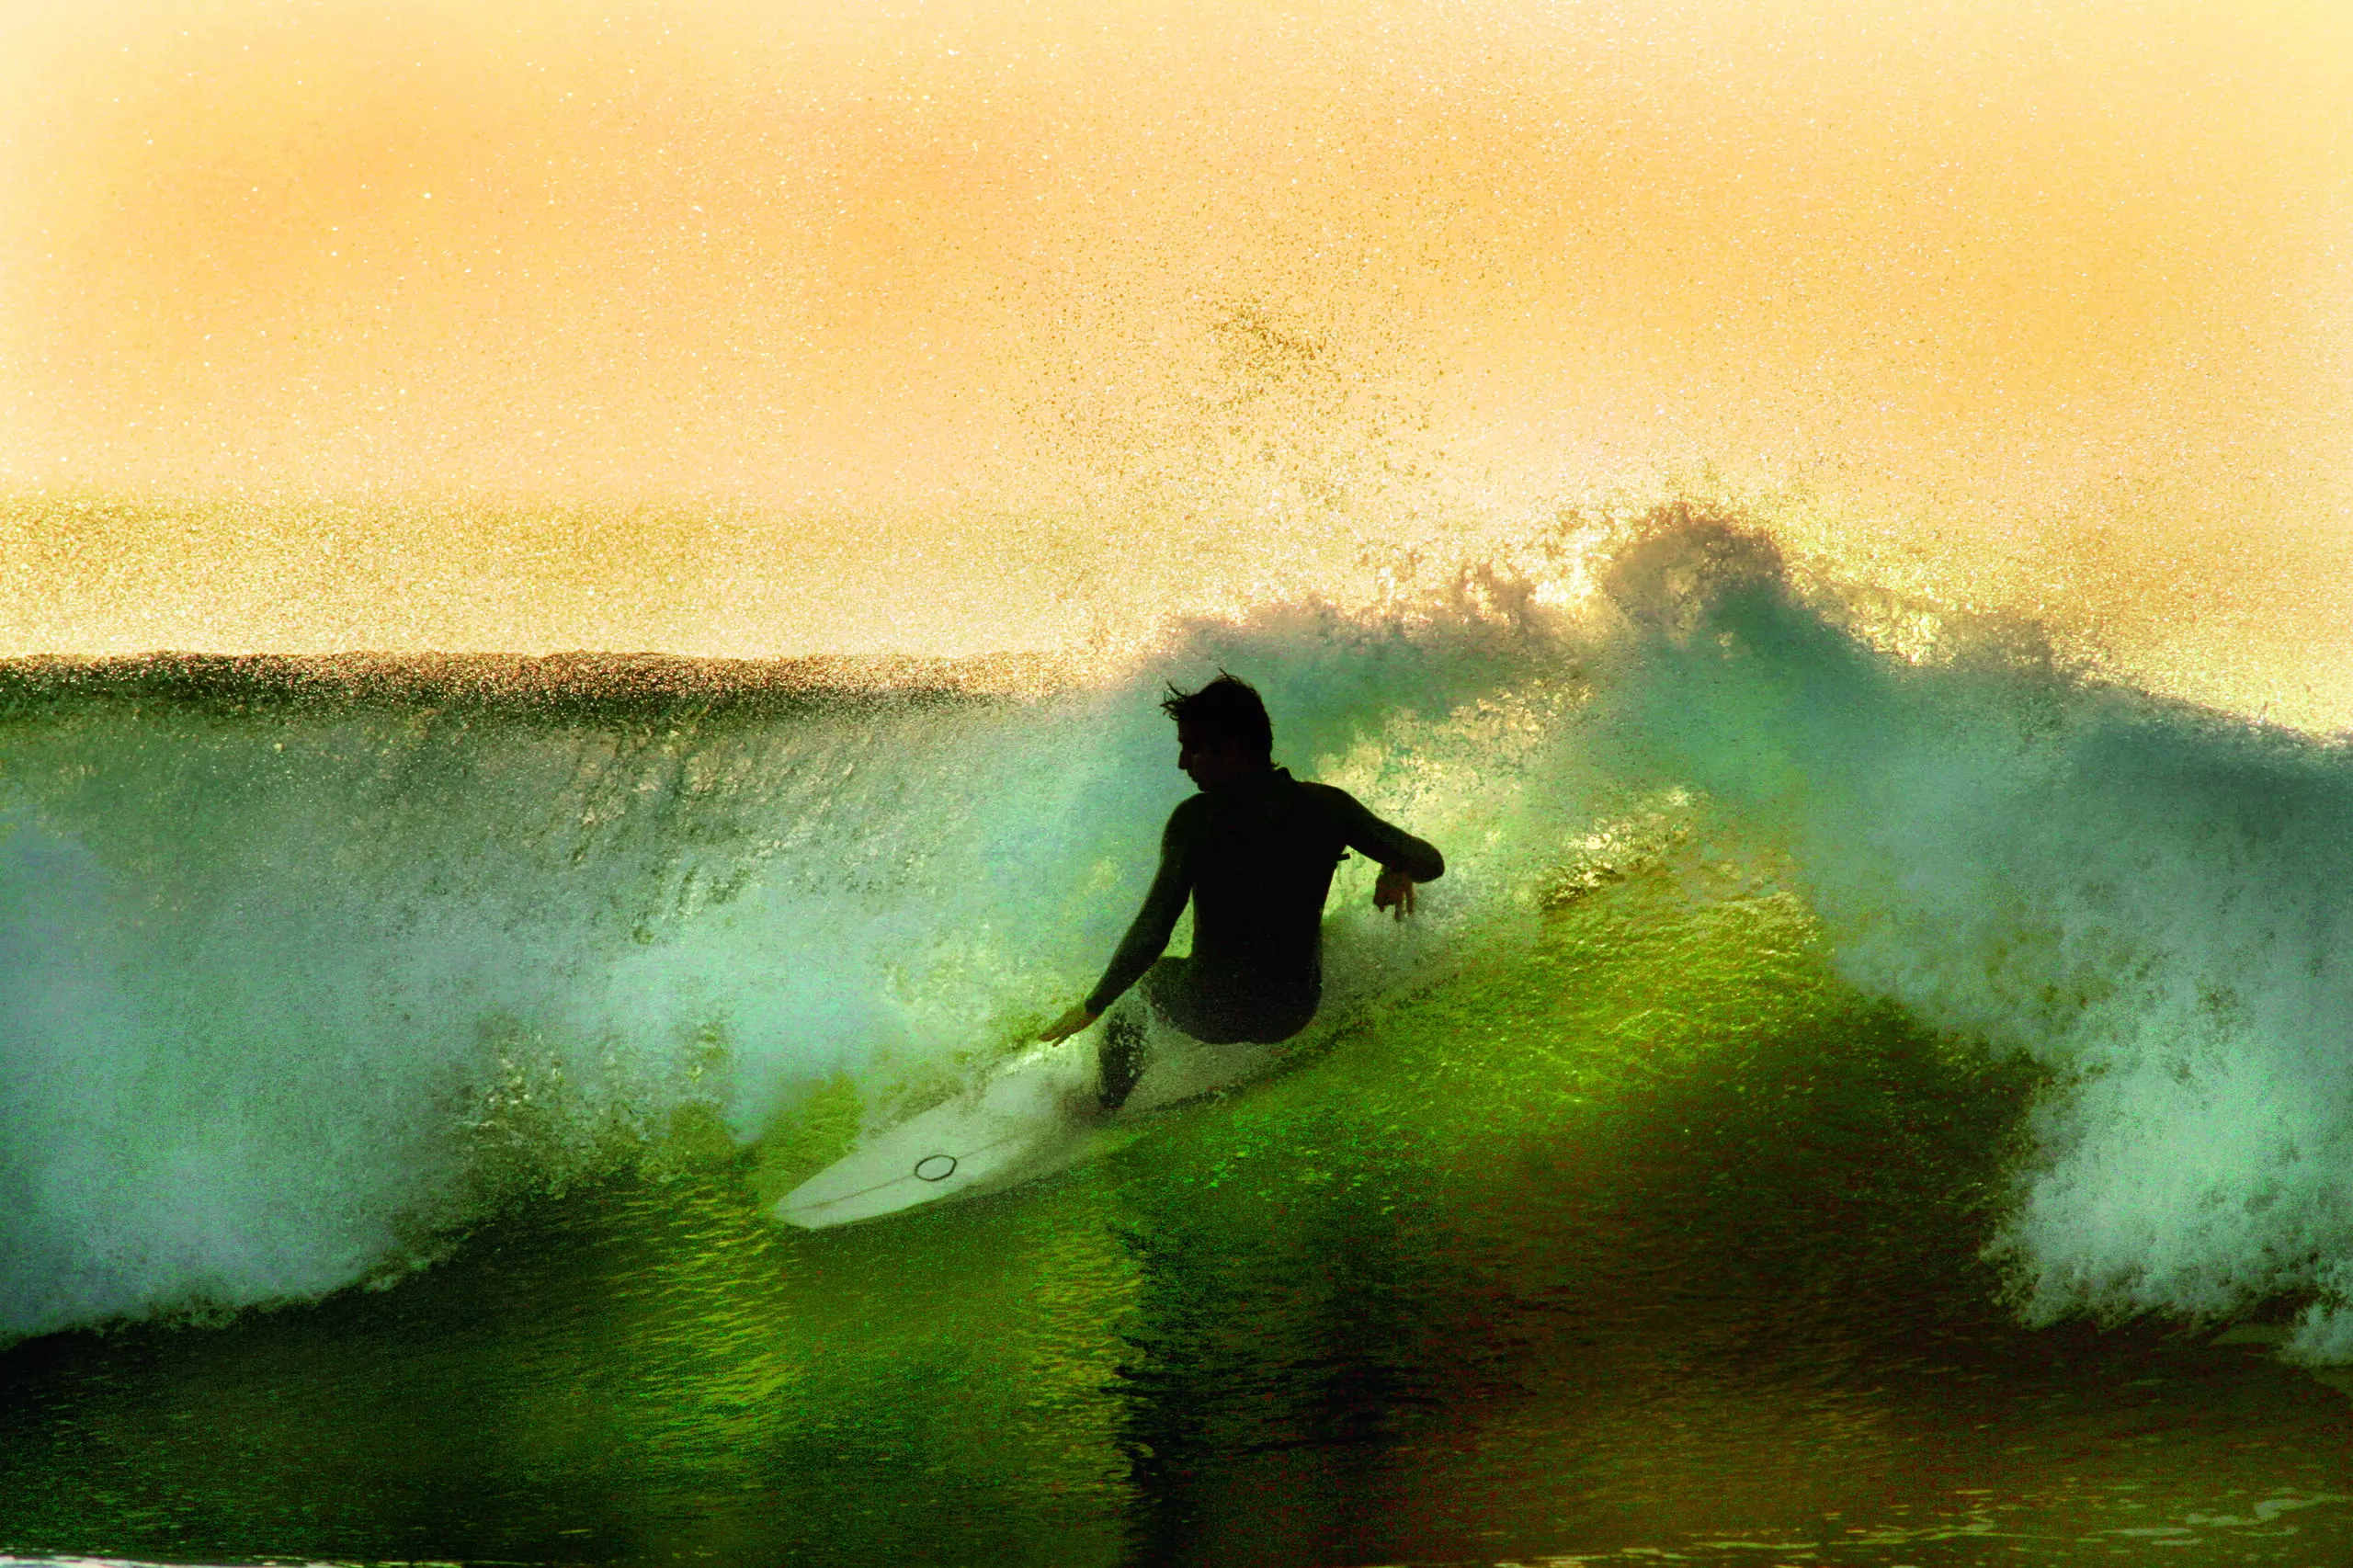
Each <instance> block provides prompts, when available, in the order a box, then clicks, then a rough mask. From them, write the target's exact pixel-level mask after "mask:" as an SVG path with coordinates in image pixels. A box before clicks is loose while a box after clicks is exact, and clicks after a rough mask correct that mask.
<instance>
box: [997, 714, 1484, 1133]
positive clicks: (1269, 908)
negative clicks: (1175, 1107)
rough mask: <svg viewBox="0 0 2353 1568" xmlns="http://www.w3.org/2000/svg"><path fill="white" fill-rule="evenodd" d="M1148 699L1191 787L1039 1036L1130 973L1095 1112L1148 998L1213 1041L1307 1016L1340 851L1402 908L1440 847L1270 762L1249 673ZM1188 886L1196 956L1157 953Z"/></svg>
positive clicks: (1063, 1031) (1113, 1086) (1111, 1087)
mask: <svg viewBox="0 0 2353 1568" xmlns="http://www.w3.org/2000/svg"><path fill="white" fill-rule="evenodd" d="M1160 706H1161V710H1162V711H1164V712H1165V713H1166V714H1167V715H1168V716H1169V717H1170V718H1171V719H1174V720H1176V766H1177V767H1179V768H1182V769H1183V770H1184V771H1185V773H1186V774H1187V776H1188V777H1189V778H1191V779H1192V780H1193V782H1194V783H1195V784H1196V785H1197V786H1199V790H1200V793H1199V794H1197V795H1194V796H1191V797H1189V798H1188V799H1187V800H1186V801H1183V802H1181V803H1180V804H1179V805H1178V806H1177V807H1176V810H1175V811H1173V812H1170V813H1169V814H1168V825H1167V827H1166V828H1165V829H1164V830H1163V832H1162V833H1161V835H1160V869H1159V872H1158V874H1156V875H1155V876H1154V878H1153V880H1152V891H1151V892H1148V893H1146V894H1145V895H1144V901H1143V908H1142V910H1141V911H1139V912H1138V913H1137V915H1136V917H1135V921H1134V923H1133V924H1132V925H1131V926H1129V927H1128V934H1127V936H1126V937H1125V938H1124V939H1122V940H1121V941H1120V948H1119V951H1117V952H1116V953H1114V954H1113V955H1112V957H1111V963H1110V967H1109V968H1108V969H1106V970H1105V971H1103V978H1102V979H1101V980H1100V981H1099V982H1097V984H1096V987H1095V989H1094V990H1093V991H1091V992H1089V993H1087V995H1086V1000H1085V1001H1083V1002H1081V1003H1079V1004H1078V1005H1077V1006H1074V1007H1072V1008H1071V1009H1070V1010H1069V1011H1068V1012H1066V1013H1064V1014H1063V1016H1062V1017H1059V1018H1056V1019H1055V1020H1054V1021H1053V1022H1052V1023H1051V1024H1049V1025H1048V1026H1047V1027H1046V1029H1045V1031H1044V1032H1043V1033H1042V1034H1040V1036H1039V1037H1038V1038H1039V1039H1040V1040H1050V1041H1051V1040H1063V1039H1066V1038H1068V1037H1069V1036H1071V1035H1074V1034H1076V1033H1077V1032H1078V1031H1079V1030H1081V1029H1083V1028H1086V1026H1087V1025H1089V1024H1091V1023H1093V1022H1094V1021H1095V1020H1096V1019H1097V1018H1098V1017H1102V1016H1103V1013H1104V1012H1105V1010H1106V1009H1108V1008H1110V1007H1111V1006H1112V1005H1113V1004H1114V1003H1115V1002H1118V1001H1119V1000H1120V997H1121V995H1122V994H1125V993H1126V992H1127V990H1128V988H1129V987H1130V986H1131V985H1136V983H1137V982H1138V981H1139V980H1141V981H1142V984H1141V985H1138V986H1137V990H1138V992H1139V993H1140V997H1139V998H1136V999H1131V1000H1130V1001H1129V1003H1128V1004H1127V1005H1125V1006H1121V1007H1120V1008H1119V1009H1118V1011H1116V1012H1114V1013H1113V1014H1112V1017H1111V1019H1110V1021H1109V1022H1108V1023H1107V1024H1106V1025H1104V1028H1103V1040H1102V1044H1101V1047H1100V1050H1099V1061H1100V1063H1101V1068H1102V1088H1101V1091H1100V1094H1101V1102H1102V1108H1103V1109H1104V1111H1105V1112H1107V1113H1108V1112H1109V1111H1113V1110H1116V1109H1118V1108H1120V1105H1121V1103H1123V1102H1124V1101H1125V1100H1126V1099H1127V1097H1128V1095H1129V1092H1130V1091H1131V1090H1132V1089H1133V1088H1134V1087H1135V1085H1136V1079H1137V1078H1138V1077H1139V1076H1140V1075H1142V1072H1143V1038H1144V1013H1143V1009H1144V1008H1145V1007H1149V1008H1151V1009H1152V1010H1153V1011H1154V1012H1156V1013H1158V1014H1159V1015H1160V1016H1161V1017H1164V1018H1165V1019H1166V1020H1167V1021H1168V1022H1169V1023H1170V1024H1173V1025H1174V1026H1175V1027H1176V1028H1178V1029H1180V1030H1182V1031H1183V1032H1184V1033H1186V1034H1188V1035H1190V1036H1192V1037H1193V1038H1194V1039H1195V1040H1201V1041H1204V1042H1205V1043H1208V1044H1211V1045H1228V1044H1234V1043H1237V1042H1242V1041H1250V1042H1253V1043H1258V1044H1272V1043H1273V1042H1275V1041H1277V1040H1289V1039H1290V1037H1291V1036H1292V1035H1295V1034H1297V1033H1298V1032H1299V1031H1300V1030H1302V1029H1303V1028H1306V1027H1307V1025H1308V1021H1309V1020H1310V1019H1312V1018H1313V1017H1314V1016H1315V1008H1316V1005H1317V1004H1318V1003H1319V1002H1320V1001H1321V1000H1322V999H1323V992H1324V962H1323V939H1324V929H1323V921H1324V896H1325V895H1326V894H1327V893H1329V892H1331V888H1332V872H1333V869H1335V868H1336V867H1337V866H1338V865H1339V863H1340V862H1341V861H1342V860H1343V859H1345V858H1347V856H1346V851H1347V850H1350V849H1353V850H1355V851H1356V852H1357V853H1358V854H1359V855H1362V856H1364V857H1365V858H1367V859H1370V860H1374V861H1377V862H1379V863H1380V865H1381V875H1380V878H1379V879H1378V880H1377V881H1375V882H1374V883H1373V890H1372V902H1373V906H1374V907H1375V908H1376V909H1382V910H1394V911H1395V912H1396V917H1397V918H1398V919H1400V920H1403V919H1404V918H1405V916H1407V915H1411V914H1412V913H1413V912H1414V888H1415V883H1417V882H1427V881H1436V880H1437V879H1438V878H1439V877H1441V876H1443V875H1445V873H1446V861H1445V859H1444V858H1442V857H1441V856H1440V855H1439V854H1438V851H1437V850H1436V849H1434V848H1432V847H1431V846H1429V845H1428V844H1427V843H1425V842H1423V841H1422V840H1421V839H1418V838H1415V836H1414V835H1412V834H1410V833H1407V832H1405V831H1404V830H1403V829H1401V828H1398V827H1395V826H1393V825H1392V824H1389V823H1385V822H1383V821H1381V819H1380V818H1379V817H1377V816H1375V815H1373V814H1372V813H1371V812H1369V811H1367V810H1366V809H1365V808H1364V807H1363V806H1361V805H1359V804H1358V802H1357V800H1356V798H1355V797H1354V796H1352V795H1350V794H1349V793H1348V792H1347V790H1336V789H1334V788H1333V787H1332V786H1331V785H1329V784H1316V783H1312V782H1309V781H1307V780H1305V779H1298V778H1292V777H1291V776H1290V773H1289V772H1287V771H1286V770H1284V769H1282V768H1279V767H1276V766H1275V765H1274V761H1273V755H1274V726H1273V725H1272V724H1271V723H1270V722H1268V720H1267V706H1266V704H1265V703H1264V702H1262V701H1260V700H1259V698H1258V693H1257V691H1256V688H1254V687H1252V686H1251V685H1250V684H1249V683H1248V682H1247V681H1244V680H1237V679H1236V678H1234V677H1233V676H1230V675H1226V674H1223V673H1220V675H1219V676H1218V677H1217V679H1215V680H1213V681H1211V682H1210V683H1209V684H1208V685H1207V686H1204V687H1201V688H1200V689H1199V691H1190V692H1188V691H1179V690H1177V689H1176V687H1173V686H1172V687H1169V688H1168V697H1167V699H1166V700H1165V701H1164V702H1162V703H1161V705H1160ZM1188 899H1189V900H1190V901H1191V902H1192V905H1193V955H1192V957H1190V958H1189V959H1182V958H1164V957H1162V956H1161V949H1164V948H1165V947H1166V946H1167V945H1168V935H1169V933H1170V931H1172V930H1173V929H1175V927H1176V917H1177V916H1178V915H1181V914H1183V913H1184V909H1185V904H1186V901H1187V900H1188Z"/></svg>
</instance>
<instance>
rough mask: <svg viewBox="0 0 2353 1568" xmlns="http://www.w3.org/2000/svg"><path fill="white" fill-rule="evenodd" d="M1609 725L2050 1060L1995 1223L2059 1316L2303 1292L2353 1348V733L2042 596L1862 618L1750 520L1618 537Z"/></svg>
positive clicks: (1849, 916) (2202, 1306)
mask: <svg viewBox="0 0 2353 1568" xmlns="http://www.w3.org/2000/svg"><path fill="white" fill-rule="evenodd" d="M1615 573H1616V574H1615V576H1614V578H1613V579H1612V581H1611V590H1612V596H1613V599H1614V602H1615V603H1616V604H1617V605H1618V606H1619V607H1620V609H1621V611H1622V613H1623V615H1624V618H1625V622H1626V624H1627V625H1628V627H1629V628H1630V629H1631V631H1630V633H1629V638H1628V642H1627V644H1626V645H1625V646H1624V647H1623V648H1622V649H1620V652H1619V654H1618V656H1617V659H1616V661H1615V674H1614V678H1613V679H1612V680H1611V681H1609V682H1608V683H1605V693H1606V700H1607V703H1608V709H1609V719H1608V727H1609V733H1610V735H1611V738H1612V743H1613V744H1615V745H1617V746H1618V747H1620V749H1621V751H1622V753H1623V754H1624V755H1625V756H1627V757H1628V758H1629V759H1631V765H1632V766H1635V767H1644V768H1649V769H1653V770H1657V771H1660V772H1664V773H1665V774H1668V775H1671V776H1673V777H1676V778H1683V779H1687V780H1689V781H1692V782H1695V783H1697V784H1699V786H1700V787H1702V788H1703V789H1705V790H1707V791H1709V792H1710V794H1711V797H1712V798H1713V799H1714V800H1715V801H1718V802H1719V803H1720V804H1722V806H1724V807H1726V808H1728V809H1730V810H1732V811H1733V812H1735V813H1737V814H1738V815H1740V816H1741V817H1743V818H1744V819H1745V820H1746V822H1747V823H1748V824H1750V826H1751V828H1752V829H1753V830H1755V831H1757V832H1760V833H1766V834H1770V835H1775V836H1776V837H1778V838H1779V839H1780V840H1781V841H1783V842H1785V843H1787V844H1788V845H1789V846H1790V847H1791V849H1792V850H1793V852H1794V856H1795V860H1796V863H1797V865H1798V866H1799V868H1800V875H1801V877H1802V880H1803V881H1804V884H1805V888H1806V892H1808V894H1809V896H1810V897H1811V899H1812V900H1813V903H1814V905H1815V907H1816V908H1817V909H1818V910H1819V911H1820V913H1821V914H1822V915H1823V917H1824V921H1825V923H1826V924H1827V926H1828V928H1829V930H1830V933H1831V936H1832V939H1833V941H1834V944H1835V947H1836V954H1837V963H1838V965H1839V967H1840V969H1841V971H1843V973H1844V974H1845V975H1846V977H1847V979H1849V980H1850V981H1852V982H1853V983H1856V984H1857V985H1859V986H1860V987H1861V988H1863V989H1865V990H1866V991H1869V992H1871V993H1874V994H1881V995H1885V996H1889V997H1893V998H1894V999H1895V1000H1897V1001H1899V1002H1901V1003H1903V1004H1904V1006H1907V1007H1909V1008H1911V1009H1912V1010H1913V1011H1914V1012H1915V1013H1916V1014H1918V1015H1919V1016H1921V1017H1924V1018H1926V1019H1927V1020H1928V1021H1930V1022H1932V1023H1934V1024H1936V1025H1938V1026H1940V1027H1943V1028H1951V1029H1955V1030H1959V1031H1962V1032H1965V1033H1968V1034H1971V1035H1974V1036H1977V1037H1980V1038H1982V1039H1984V1040H1987V1041H1989V1042H1990V1043H1991V1044H1992V1045H1994V1046H1995V1048H1996V1049H2002V1050H2014V1051H2028V1052H2030V1053H2031V1054H2033V1055H2034V1056H2035V1057H2036V1058H2037V1059H2038V1060H2040V1061H2041V1062H2044V1063H2045V1064H2046V1065H2048V1066H2049V1067H2050V1068H2051V1069H2052V1072H2053V1074H2054V1077H2053V1082H2052V1087H2051V1089H2050V1091H2049V1092H2048V1093H2047V1094H2046V1095H2045V1096H2044V1097H2043V1099H2042V1102H2041V1104H2040V1107H2039V1108H2038V1110H2037V1112H2036V1115H2035V1119H2034V1128H2033V1131H2034V1136H2035V1142H2036V1150H2035V1153H2034V1154H2033V1155H2032V1157H2031V1158H2030V1159H2029V1162H2028V1165H2027V1168H2026V1170H2025V1171H2024V1173H2023V1175H2022V1177H2021V1183H2020V1187H2019V1190H2018V1194H2017V1198H2016V1203H2015V1206H2014V1208H2013V1210H2012V1211H2011V1213H2010V1215H2009V1217H2008V1219H2007V1221H2006V1223H2005V1224H2004V1226H2003V1227H2002V1229H2001V1232H2000V1234H1999V1237H1998V1239H1997V1241H1996V1243H1995V1250H1996V1252H1997V1254H1998V1255H1999V1256H2002V1257H2003V1258H2005V1259H2006V1261H2007V1262H2008V1263H2009V1264H2010V1265H2011V1267H2013V1270H2014V1272H2015V1274H2016V1277H2017V1281H2018V1292H2019V1299H2020V1302H2021V1305H2022V1306H2023V1308H2024V1309H2025V1311H2026V1312H2028V1314H2029V1317H2031V1318H2034V1319H2039V1320H2048V1319H2051V1318H2053V1317H2056V1316H2058V1315H2061V1314H2063V1313H2067V1312H2090V1313H2094V1314H2097V1315H2101V1316H2116V1315H2120V1314H2125V1313H2131V1312H2141V1311H2147V1310H2156V1311H2163V1312H2177V1313H2181V1314H2185V1315H2188V1316H2193V1317H2214V1316H2222V1315H2227V1314H2230V1313H2233V1312H2240V1311H2243V1310H2245V1308H2246V1307H2248V1306H2249V1305H2251V1304H2252V1303H2253V1302H2254V1301H2257V1300H2259V1299H2261V1298H2264V1297H2267V1296H2272V1295H2277V1294H2279V1293H2282V1292H2308V1293H2312V1294H2313V1296H2314V1298H2315V1299H2314V1303H2313V1306H2312V1308H2311V1310H2310V1311H2309V1312H2307V1314H2306V1317H2305V1319H2304V1323H2303V1325H2302V1330H2301V1331H2300V1333H2299V1335H2298V1337H2297V1338H2296V1340H2295V1341H2294V1342H2293V1344H2292V1346H2290V1353H2291V1354H2293V1355H2299V1356H2302V1357H2306V1358H2343V1357H2347V1356H2353V946H2348V941H2347V938H2348V937H2353V751H2348V750H2347V748H2346V747H2344V746H2342V745H2339V744H2331V743H2325V742H2320V741H2315V740H2313V739H2311V738H2309V737H2304V736H2300V735H2295V734H2291V733H2285V732H2281V731H2278V730H2272V729H2267V728H2264V727H2261V726H2257V725H2251V724H2248V723H2245V722H2238V721H2234V720H2232V719H2229V718H2227V717H2225V716H2223V715H2221V714H2217V713H2213V712H2210V711H2205V710H2198V709H2195V708H2191V707H2188V706H2187V705H2184V704H2179V703H2173V702H2165V701H2160V700H2157V699H2151V698H2148V697H2146V696H2144V695H2142V694H2139V693H2135V692H2132V691H2130V690H2127V689H2124V688H2121V687H2116V686H2112V685H2107V684H2103V683H2100V682H2098V681H2097V680H2094V679H2092V678H2090V677H2089V676H2088V675H2087V674H2086V672H2083V671H2079V670H2071V669H2069V668H2067V667H2065V666H2064V665H2063V663H2062V662H2061V661H2058V660H2057V659H2055V658H2053V657H2052V655H2051V653H2050V652H2049V650H2048V648H2047V647H2045V646H2043V645H2042V644H2040V642H2038V640H2037V639H2035V638H2034V636H2033V635H2032V629H2031V628H2019V627H2016V626H2007V627H2004V626H1992V625H1989V626H1984V627H1981V628H1979V629H1977V630H1976V631H1974V632H1973V633H1971V634H1963V635H1959V636H1955V637H1953V638H1952V639H1950V640H1949V642H1948V643H1947V645H1945V646H1943V647H1941V648H1938V649H1936V650H1934V651H1933V652H1932V653H1931V655H1930V656H1926V657H1920V658H1904V657H1901V656H1898V655H1896V654H1894V653H1889V652H1886V651H1884V650H1882V649H1881V648H1878V647H1874V646H1873V645H1872V644H1871V642H1870V641H1869V640H1868V639H1867V638H1865V637H1864V636H1862V635H1859V633H1858V632H1857V631H1855V630H1854V629H1853V628H1852V627H1851V626H1850V625H1848V624H1846V623H1845V622H1844V621H1843V620H1842V619H1841V618H1840V616H1839V615H1838V614H1837V613H1836V606H1835V603H1828V602H1826V601H1825V600H1824V598H1823V597H1821V596H1819V595H1812V596H1810V595H1809V594H1808V593H1807V592H1805V591H1803V590H1802V588H1801V586H1800V585H1798V584H1797V582H1796V581H1795V580H1794V578H1793V576H1792V574H1790V572H1789V571H1788V569H1786V568H1785V567H1784V566H1783V565H1782V563H1781V562H1780V561H1779V558H1778V556H1777V555H1776V554H1775V552H1774V551H1773V550H1772V548H1771V546H1770V545H1769V543H1768V541H1766V540H1763V539H1761V538H1760V537H1758V536H1756V535H1753V534H1746V533H1744V532H1742V531H1740V530H1738V529H1735V528H1728V527H1725V526H1723V525H1721V524H1714V523H1709V522H1706V521H1703V520H1692V519H1685V520H1684V521H1682V522H1681V523H1679V524H1677V525H1675V526H1670V527H1666V528H1660V529H1658V530H1657V531H1655V532H1654V533H1653V534H1652V535H1650V536H1649V537H1647V538H1645V539H1643V540H1640V541H1638V542H1637V543H1636V544H1635V545H1633V546H1632V547H1631V548H1630V549H1628V550H1627V551H1625V552H1624V553H1623V555H1622V556H1621V557H1620V560H1619V562H1617V564H1616V568H1615Z"/></svg>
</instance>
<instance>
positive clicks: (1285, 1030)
mask: <svg viewBox="0 0 2353 1568" xmlns="http://www.w3.org/2000/svg"><path fill="white" fill-rule="evenodd" d="M1136 989H1137V990H1139V991H1141V992H1142V993H1143V998H1144V1000H1145V1001H1146V1002H1148V1003H1150V1004H1151V1005H1152V1009H1153V1011H1154V1012H1155V1013H1158V1014H1159V1015H1160V1016H1161V1017H1164V1018H1165V1019H1167V1020H1168V1021H1169V1022H1170V1023H1171V1024H1174V1025H1175V1026H1176V1028H1179V1029H1181V1030H1183V1031H1184V1032H1185V1033H1187V1034H1188V1035H1191V1036H1192V1037H1193V1038H1194V1039H1195V1040H1200V1041H1202V1042H1203V1043H1204V1044H1208V1045H1236V1044H1241V1043H1244V1042H1245V1041H1246V1042H1248V1043H1250V1044H1253V1045H1272V1044H1273V1043H1274V1042H1275V1041H1277V1040H1289V1039H1290V1037H1291V1036H1293V1035H1295V1034H1297V1033H1298V1032H1299V1031H1300V1030H1302V1029H1303V1028H1306V1027H1307V1025H1308V1022H1309V1020H1311V1019H1313V1017H1315V1006H1316V1004H1317V1003H1318V1002H1320V1001H1322V1000H1323V988H1322V987H1321V986H1313V985H1310V986H1297V985H1284V986H1249V987H1245V986H1230V987H1229V986H1219V985H1213V984H1203V983H1201V979H1200V976H1199V974H1198V973H1197V972H1196V971H1194V968H1193V960H1190V959H1162V960H1160V961H1159V962H1158V963H1155V964H1154V965H1153V966H1152V967H1151V968H1150V969H1148V970H1146V971H1144V973H1143V979H1142V982H1141V983H1139V984H1138V985H1137V987H1136Z"/></svg>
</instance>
